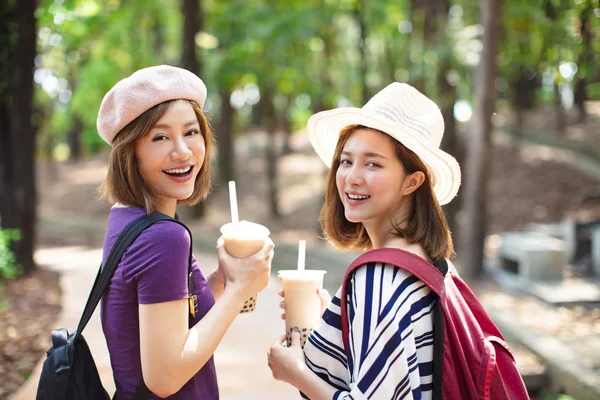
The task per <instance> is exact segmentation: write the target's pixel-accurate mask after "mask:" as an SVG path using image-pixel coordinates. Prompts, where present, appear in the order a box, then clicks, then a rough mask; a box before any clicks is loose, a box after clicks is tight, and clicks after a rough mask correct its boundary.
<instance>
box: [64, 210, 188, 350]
mask: <svg viewBox="0 0 600 400" xmlns="http://www.w3.org/2000/svg"><path fill="white" fill-rule="evenodd" d="M158 221H175V220H174V219H173V218H171V217H169V216H168V215H165V214H162V213H159V212H154V213H152V214H149V215H142V216H141V217H139V218H136V219H135V220H133V221H132V222H130V223H129V224H127V226H126V227H125V228H124V229H123V230H122V231H121V233H120V234H119V237H118V238H117V240H116V241H115V243H114V244H113V247H112V249H111V251H110V253H109V255H108V257H107V258H106V263H105V264H104V266H100V269H99V270H98V275H96V280H95V281H94V286H92V290H91V292H90V295H89V297H88V300H87V302H86V304H85V307H84V309H83V314H82V315H81V319H80V320H79V324H78V325H77V331H76V332H75V336H74V337H73V342H74V341H75V340H77V339H78V338H79V336H80V335H81V333H82V332H83V330H84V329H85V327H86V325H87V324H88V322H89V321H90V318H91V317H92V314H93V313H94V310H95V309H96V307H97V306H98V303H99V302H100V299H101V298H102V295H103V294H104V292H105V291H106V288H107V287H108V284H109V283H110V280H111V279H112V276H113V274H114V273H115V270H116V269H117V266H118V265H119V263H120V262H121V258H122V257H123V254H125V251H127V249H128V248H129V246H130V245H131V244H132V243H133V241H134V240H135V239H137V237H138V236H139V235H140V234H141V233H142V232H143V231H144V230H145V229H146V228H148V227H149V226H151V225H152V224H154V223H156V222H158ZM176 222H178V221H176ZM190 247H191V246H190Z"/></svg>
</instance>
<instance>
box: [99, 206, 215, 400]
mask: <svg viewBox="0 0 600 400" xmlns="http://www.w3.org/2000/svg"><path fill="white" fill-rule="evenodd" d="M145 213H146V211H145V210H144V209H142V208H135V207H127V208H113V209H112V210H111V212H110V216H109V218H108V226H107V228H106V236H105V238H104V255H103V263H104V262H105V261H106V258H107V257H108V254H109V253H110V250H111V248H112V246H113V244H114V243H115V241H116V240H117V237H118V236H119V234H120V233H121V231H122V230H123V229H124V228H125V226H126V225H127V224H128V223H129V222H131V221H133V220H134V219H136V218H137V217H139V216H142V215H144V214H145ZM189 249H190V237H189V235H188V232H187V231H186V230H185V228H184V227H183V226H181V225H179V224H177V223H174V222H170V221H160V222H157V223H155V224H154V225H152V226H151V227H149V228H148V229H146V230H145V231H144V232H142V233H141V234H140V236H138V238H137V239H136V240H135V241H134V242H133V244H132V245H131V246H130V247H129V248H128V249H127V251H126V252H125V254H124V255H123V258H122V259H121V262H120V263H119V266H118V267H117V269H116V271H115V274H114V275H113V277H112V280H111V281H110V285H109V287H108V290H107V291H106V293H105V294H104V296H102V303H101V309H100V318H101V320H102V329H103V330H104V335H105V337H106V343H107V346H108V351H109V353H110V361H111V365H112V369H113V375H114V379H115V384H116V387H117V392H118V394H119V399H131V398H132V397H133V393H134V392H135V389H136V388H137V385H138V384H139V382H140V381H141V380H142V367H141V361H140V332H139V315H138V304H152V303H162V302H166V301H172V300H179V299H185V298H187V297H188V290H187V271H188V260H189ZM192 268H193V276H194V291H195V294H196V295H197V296H198V303H199V307H198V308H199V309H198V313H197V314H196V317H195V318H192V316H191V314H190V320H189V326H190V328H191V327H192V326H194V325H195V324H196V323H197V322H198V321H199V320H200V319H201V318H202V317H204V315H206V313H207V312H208V310H210V308H211V307H212V306H213V305H214V304H215V300H214V297H213V295H212V292H211V290H210V287H209V285H208V282H207V280H206V278H204V276H203V275H202V273H201V272H200V269H199V268H198V263H197V261H196V259H195V258H193V263H192ZM150 398H151V399H157V398H158V397H156V396H150ZM218 398H219V389H218V386H217V375H216V371H215V364H214V361H213V358H212V357H211V358H210V360H208V362H207V363H206V364H205V365H204V367H202V369H201V370H200V371H198V373H197V374H196V375H194V376H193V377H192V379H190V380H189V381H188V382H187V383H186V384H185V385H184V386H183V387H182V388H181V390H180V391H179V392H177V393H176V394H174V395H173V396H171V397H169V399H178V400H184V399H185V400H187V399H190V400H192V399H194V400H198V399H203V400H215V399H218Z"/></svg>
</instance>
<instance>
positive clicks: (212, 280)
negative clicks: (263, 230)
mask: <svg viewBox="0 0 600 400" xmlns="http://www.w3.org/2000/svg"><path fill="white" fill-rule="evenodd" d="M207 281H208V286H209V287H210V291H211V292H212V294H213V297H214V298H215V300H218V299H219V297H221V295H222V294H223V290H224V289H225V277H224V276H223V271H222V270H221V268H218V269H217V270H215V271H213V272H211V274H210V275H209V276H208V279H207Z"/></svg>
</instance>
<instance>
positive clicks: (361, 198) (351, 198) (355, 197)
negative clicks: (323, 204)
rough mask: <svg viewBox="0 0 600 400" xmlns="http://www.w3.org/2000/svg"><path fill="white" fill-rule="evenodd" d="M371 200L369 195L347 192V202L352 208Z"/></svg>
mask: <svg viewBox="0 0 600 400" xmlns="http://www.w3.org/2000/svg"><path fill="white" fill-rule="evenodd" d="M370 198H371V196H369V195H365V194H357V193H348V192H346V202H347V203H348V204H349V205H352V206H354V205H358V204H361V203H364V202H365V201H367V200H368V199H370Z"/></svg>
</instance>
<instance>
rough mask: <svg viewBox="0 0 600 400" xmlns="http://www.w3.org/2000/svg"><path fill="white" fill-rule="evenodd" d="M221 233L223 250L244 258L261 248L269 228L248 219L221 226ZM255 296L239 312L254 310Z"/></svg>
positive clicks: (233, 255) (267, 235)
mask: <svg viewBox="0 0 600 400" xmlns="http://www.w3.org/2000/svg"><path fill="white" fill-rule="evenodd" d="M221 234H222V235H223V240H224V241H225V243H224V244H225V250H227V253H228V254H229V255H230V256H232V257H235V258H246V257H250V256H251V255H252V254H254V253H256V252H257V251H258V250H260V249H262V248H263V246H264V245H265V240H266V239H267V237H269V234H270V232H269V229H267V228H266V227H264V226H262V225H260V224H255V223H253V222H248V221H240V222H230V223H228V224H225V225H223V226H222V227H221ZM255 308H256V296H252V297H251V298H250V299H248V300H247V301H246V302H245V303H244V307H243V308H242V310H241V311H240V312H241V313H248V312H252V311H254V309H255Z"/></svg>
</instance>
